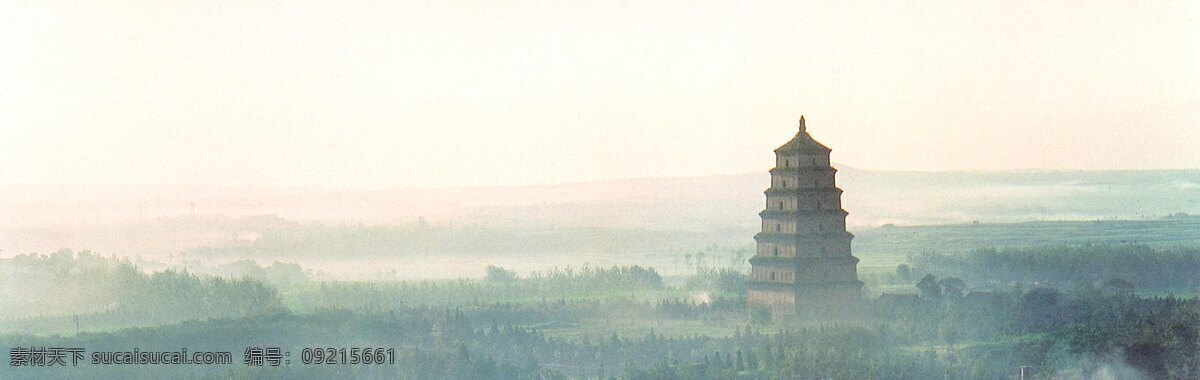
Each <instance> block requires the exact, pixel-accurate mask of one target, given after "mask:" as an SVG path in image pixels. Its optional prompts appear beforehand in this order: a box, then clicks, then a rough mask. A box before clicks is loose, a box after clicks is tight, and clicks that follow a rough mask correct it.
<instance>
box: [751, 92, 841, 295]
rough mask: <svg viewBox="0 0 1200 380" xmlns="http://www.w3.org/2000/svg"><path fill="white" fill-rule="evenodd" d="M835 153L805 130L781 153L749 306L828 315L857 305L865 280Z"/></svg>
mask: <svg viewBox="0 0 1200 380" xmlns="http://www.w3.org/2000/svg"><path fill="white" fill-rule="evenodd" d="M829 152H830V149H829V148H828V147H826V146H825V145H822V144H821V143H819V142H817V141H816V140H813V138H812V136H809V135H808V132H807V131H806V130H805V126H804V117H803V116H801V117H800V131H799V132H797V133H796V136H795V137H793V138H792V140H791V141H788V142H787V143H786V144H783V146H781V147H779V149H775V168H774V169H771V187H770V188H769V189H767V191H766V195H767V207H766V210H763V212H761V213H759V216H761V217H762V232H760V233H758V235H755V236H754V240H756V241H757V242H758V250H757V252H755V254H754V257H752V258H750V265H751V268H752V269H751V272H750V276H751V279H750V285H749V292H748V294H747V301H748V302H749V303H750V304H751V305H760V306H768V307H770V308H771V310H772V312H773V313H775V314H794V313H802V314H812V313H823V312H825V311H827V310H829V309H830V308H839V307H841V306H844V305H849V304H853V303H856V302H857V301H858V300H859V298H860V293H861V291H862V286H863V283H862V281H859V280H858V270H857V266H858V258H856V257H854V256H853V255H851V254H850V240H851V239H853V238H854V235H851V234H850V233H849V232H847V231H846V210H843V209H842V190H841V189H839V188H837V186H836V185H835V184H834V178H833V177H834V173H836V172H837V170H836V169H834V168H833V167H832V166H830V163H829Z"/></svg>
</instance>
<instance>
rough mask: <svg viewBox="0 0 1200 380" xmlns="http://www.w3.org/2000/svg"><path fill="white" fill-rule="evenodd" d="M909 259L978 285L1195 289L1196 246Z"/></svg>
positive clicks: (922, 268) (1092, 247) (917, 266)
mask: <svg viewBox="0 0 1200 380" xmlns="http://www.w3.org/2000/svg"><path fill="white" fill-rule="evenodd" d="M909 261H910V262H912V264H913V269H912V271H914V272H918V273H924V272H930V273H935V274H943V275H957V276H962V278H964V279H966V280H968V281H970V282H972V283H975V284H977V285H986V284H991V285H1006V284H1009V283H1019V284H1041V285H1054V286H1060V287H1066V286H1073V285H1077V284H1094V283H1099V282H1104V281H1109V280H1113V279H1118V280H1121V281H1125V282H1128V283H1130V284H1132V285H1133V286H1134V287H1136V288H1137V289H1139V290H1158V291H1162V290H1196V289H1200V248H1196V247H1175V248H1155V247H1151V246H1147V245H1097V244H1084V245H1071V246H1050V247H1035V248H1019V249H995V248H986V249H978V250H974V251H971V252H969V253H965V254H944V253H934V252H926V253H922V254H917V255H913V256H911V257H910V258H909Z"/></svg>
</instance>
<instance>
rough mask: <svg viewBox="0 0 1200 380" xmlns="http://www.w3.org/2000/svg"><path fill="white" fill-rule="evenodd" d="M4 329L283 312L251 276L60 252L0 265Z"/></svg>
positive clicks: (129, 323) (273, 291)
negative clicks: (153, 267) (149, 268)
mask: <svg viewBox="0 0 1200 380" xmlns="http://www.w3.org/2000/svg"><path fill="white" fill-rule="evenodd" d="M0 271H2V272H3V274H4V279H5V280H6V281H4V282H3V283H0V286H2V287H3V288H0V294H4V297H0V318H2V319H0V326H2V327H3V328H4V330H8V331H46V330H49V331H55V330H59V329H64V328H66V327H74V324H75V322H76V321H78V322H79V324H80V325H82V326H81V328H83V329H97V328H111V327H122V326H145V325H154V324H159V323H174V322H179V321H184V320H192V319H209V318H229V317H245V316H250V315H255V314H260V313H272V312H278V311H280V310H282V309H283V304H282V303H281V301H280V297H279V295H278V292H277V291H276V289H275V288H274V287H272V286H269V285H266V284H264V283H262V282H259V281H256V280H252V279H247V278H225V277H215V276H200V275H196V274H194V273H189V272H186V271H176V270H164V271H159V272H153V273H146V272H143V271H141V270H139V269H138V268H137V267H135V266H134V265H133V264H131V263H130V262H129V261H128V260H123V259H113V258H104V257H100V256H97V255H94V254H91V253H89V252H86V251H84V252H71V251H68V250H63V251H58V252H55V253H53V254H50V255H38V254H27V255H19V256H16V257H13V258H11V259H5V260H0Z"/></svg>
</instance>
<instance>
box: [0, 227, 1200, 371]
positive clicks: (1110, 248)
mask: <svg viewBox="0 0 1200 380" xmlns="http://www.w3.org/2000/svg"><path fill="white" fill-rule="evenodd" d="M1198 252H1200V251H1197V250H1196V249H1195V248H1187V247H1179V248H1152V247H1146V246H1142V245H1079V246H1044V247H1041V248H1029V249H979V250H975V251H972V252H970V253H968V254H963V255H955V256H950V255H945V254H932V253H931V254H927V255H917V256H913V257H912V260H911V262H909V263H905V264H902V265H901V266H898V267H896V271H895V273H893V274H889V275H888V276H881V277H879V278H877V279H874V280H872V281H881V280H887V281H895V282H898V283H905V284H907V285H903V287H904V288H906V289H907V290H908V291H907V292H903V293H884V294H882V295H878V296H873V297H867V298H864V300H863V301H862V302H861V304H860V305H857V311H856V312H855V313H854V314H853V315H852V316H844V315H843V316H834V315H830V316H823V317H822V316H812V317H808V318H805V319H796V318H786V317H776V316H772V315H771V314H769V313H767V314H763V313H757V312H756V310H755V309H754V308H749V307H747V305H746V303H745V300H744V294H745V292H744V289H745V276H746V274H745V272H744V271H742V270H738V269H736V268H729V267H715V266H700V267H699V268H698V269H696V270H695V271H694V273H693V274H691V275H689V276H687V277H685V278H683V279H680V280H670V281H668V280H667V279H665V278H664V277H663V276H662V275H661V274H660V273H658V272H657V271H656V270H654V269H653V268H647V267H640V266H613V267H592V266H584V267H576V268H558V269H553V270H546V271H540V272H532V273H528V274H524V275H521V274H518V273H516V272H515V271H512V270H509V269H505V268H502V267H497V266H490V267H488V268H486V271H484V273H481V274H480V275H479V276H478V277H477V278H475V279H458V280H422V281H328V280H319V279H315V278H313V277H312V276H311V275H309V272H308V271H307V270H305V269H304V268H303V267H301V266H299V265H295V264H289V263H282V262H275V263H271V264H263V265H259V264H256V263H254V262H250V261H235V262H230V263H228V264H223V265H217V266H214V267H212V268H209V269H208V270H207V271H195V272H189V271H183V270H176V269H163V270H156V271H148V270H142V269H139V268H138V267H136V266H135V265H134V264H132V263H131V262H130V261H129V260H126V259H120V258H112V257H101V256H98V255H94V254H91V253H89V252H86V251H85V252H72V251H66V250H64V251H59V252H56V253H53V254H49V255H36V254H28V255H20V256H17V257H14V258H10V259H3V260H0V270H2V271H3V272H2V273H4V275H5V278H6V279H8V281H6V282H5V283H4V284H5V286H4V288H3V289H2V291H3V292H4V294H5V295H6V296H5V297H3V298H0V301H3V302H4V304H3V308H2V309H0V310H3V312H4V316H3V319H0V322H2V325H0V326H2V330H0V331H3V332H4V333H3V335H0V344H3V345H4V346H5V347H9V348H12V347H43V346H62V347H85V348H86V349H88V350H91V351H95V350H122V349H131V348H133V347H139V348H141V349H143V350H150V349H161V350H174V349H179V348H180V346H186V348H187V349H189V350H191V351H199V350H225V351H231V352H233V354H234V355H233V356H234V358H235V359H236V360H235V364H234V365H224V366H221V365H213V366H202V365H191V366H172V367H162V366H99V365H90V364H86V363H85V364H83V365H84V366H89V367H88V368H86V370H87V372H86V373H88V374H89V377H93V375H94V377H97V378H126V377H130V376H132V377H146V376H150V375H151V374H154V375H155V376H160V374H172V375H174V376H178V377H237V378H278V377H286V378H329V377H344V376H353V377H356V378H380V379H382V378H396V377H400V378H413V379H424V378H446V379H459V378H495V379H523V378H624V379H662V378H679V379H705V378H713V379H718V378H719V379H727V378H745V379H760V378H839V379H842V378H846V379H851V378H853V379H869V378H937V377H941V378H978V379H995V378H1012V377H1013V376H1014V375H1015V374H1017V373H1018V371H1020V369H1021V368H1022V367H1025V369H1026V371H1030V372H1028V373H1035V374H1037V375H1036V376H1040V377H1038V378H1076V377H1085V376H1093V375H1095V376H1100V375H1105V376H1110V377H1115V378H1146V379H1159V378H1167V379H1192V378H1197V377H1198V376H1200V361H1198V360H1200V359H1198V358H1200V350H1198V345H1200V331H1198V326H1200V299H1198V298H1197V297H1196V294H1197V292H1196V286H1195V284H1196V282H1195V275H1196V271H1194V270H1193V271H1189V269H1188V268H1194V266H1195V264H1196V262H1197V261H1196V260H1197V256H1198ZM1085 264H1086V266H1084V267H1083V268H1086V270H1085V271H1083V272H1085V273H1083V274H1081V273H1080V272H1081V271H1079V270H1075V269H1074V268H1077V267H1079V266H1080V265H1085ZM1189 265H1190V267H1189ZM985 268H990V270H984V269H985ZM1031 268H1032V269H1031ZM1035 269H1036V270H1035ZM1160 269H1161V273H1162V275H1159V276H1147V275H1146V274H1147V273H1158V272H1160ZM1150 277H1153V280H1152V281H1139V279H1146V278H1150ZM17 284H20V285H19V286H18V285H17ZM896 286H897V287H899V286H900V285H896ZM34 290H36V291H34ZM259 345H269V346H274V347H280V348H282V349H283V350H284V351H287V352H289V353H290V354H291V355H292V362H291V363H290V364H287V365H281V366H278V367H271V366H266V367H253V366H246V365H242V363H241V361H240V360H241V357H242V352H243V350H244V349H245V348H246V347H252V346H259ZM327 346H328V347H388V348H394V349H395V350H396V359H395V363H394V364H392V365H315V364H303V363H299V362H298V360H297V359H298V355H299V354H300V352H301V351H302V350H303V349H304V348H306V347H327ZM82 370H83V368H80V367H70V366H64V367H57V368H31V367H9V368H8V369H6V371H7V372H6V373H7V374H8V376H6V377H12V378H41V377H45V376H47V375H52V377H75V376H78V375H79V374H81V373H84V372H81V371H82ZM73 371H74V372H73ZM164 371H165V372H164Z"/></svg>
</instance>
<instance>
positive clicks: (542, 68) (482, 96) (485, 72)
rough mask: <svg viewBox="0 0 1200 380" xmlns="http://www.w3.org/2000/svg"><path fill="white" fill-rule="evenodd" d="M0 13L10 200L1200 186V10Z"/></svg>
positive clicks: (762, 6)
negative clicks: (1130, 183)
mask: <svg viewBox="0 0 1200 380" xmlns="http://www.w3.org/2000/svg"><path fill="white" fill-rule="evenodd" d="M833 3H849V2H836V1H814V2H809V3H803V2H796V1H780V2H746V1H733V2H694V1H679V2H643V1H624V2H617V1H544V2H535V1H520V2H492V1H480V2H457V1H427V2H411V1H410V2H406V1H360V2H354V1H332V0H331V1H228V2H223V1H212V0H204V1H176V0H172V1H158V0H150V1H124V2H122V1H111V2H85V1H74V2H53V1H9V0H3V1H2V2H0V183H81V184H91V183H111V184H124V183H132V184H145V183H165V184H235V185H324V186H346V187H407V186H420V187H457V186H485V185H508V184H535V183H556V182H571V181H580V180H593V179H607V178H620V177H651V176H693V175H707V174H716V173H744V172H751V171H756V170H766V169H767V168H768V167H769V166H771V164H772V158H771V150H772V149H774V148H775V147H777V146H778V145H780V144H782V143H783V142H785V141H786V140H787V139H788V138H790V137H791V135H792V134H793V133H795V119H796V118H798V117H799V116H800V114H801V113H803V114H805V115H806V116H807V119H808V122H809V123H808V124H809V129H810V131H811V132H812V133H813V134H814V136H816V137H817V139H819V140H821V141H822V142H824V143H826V145H829V146H830V147H832V148H833V149H834V160H835V161H838V162H840V163H842V164H845V165H849V166H853V167H859V168H863V169H905V170H960V169H972V170H974V169H980V170H1002V169H1177V168H1200V60H1198V59H1197V47H1198V46H1200V22H1198V21H1197V17H1198V15H1200V6H1198V5H1197V4H1200V2H1195V1H1176V2H1169V1H1144V0H1139V1H1066V2H1055V1H1045V0H1039V1H1027V2H1015V1H995V2H981V1H961V0H955V1H942V2H921V1H917V2H898V1H881V2H853V3H854V4H833Z"/></svg>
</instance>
